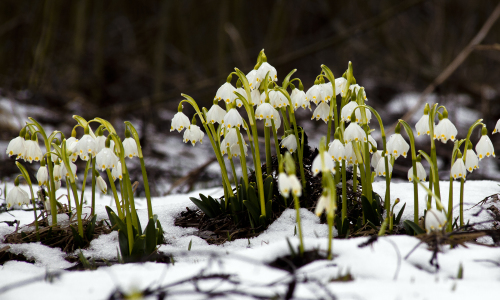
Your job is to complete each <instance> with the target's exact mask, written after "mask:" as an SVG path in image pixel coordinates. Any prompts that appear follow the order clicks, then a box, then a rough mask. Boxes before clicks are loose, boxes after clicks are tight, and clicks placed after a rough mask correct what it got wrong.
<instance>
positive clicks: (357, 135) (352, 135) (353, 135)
mask: <svg viewBox="0 0 500 300" xmlns="http://www.w3.org/2000/svg"><path fill="white" fill-rule="evenodd" d="M350 141H363V142H366V134H365V131H364V130H363V129H362V128H361V127H360V126H359V125H358V124H357V123H351V124H349V126H347V128H346V129H345V131H344V143H345V144H347V143H349V142H350Z"/></svg>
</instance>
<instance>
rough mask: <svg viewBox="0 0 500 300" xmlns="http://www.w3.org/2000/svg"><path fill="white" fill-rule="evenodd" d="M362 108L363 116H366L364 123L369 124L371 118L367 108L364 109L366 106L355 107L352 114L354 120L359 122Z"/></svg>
mask: <svg viewBox="0 0 500 300" xmlns="http://www.w3.org/2000/svg"><path fill="white" fill-rule="evenodd" d="M362 109H364V110H365V117H366V123H367V124H370V120H371V119H372V112H371V111H370V110H369V109H366V108H358V109H356V111H355V112H354V115H355V116H356V120H355V121H356V122H358V123H359V122H361V119H362V118H361V116H362V115H361V110H362Z"/></svg>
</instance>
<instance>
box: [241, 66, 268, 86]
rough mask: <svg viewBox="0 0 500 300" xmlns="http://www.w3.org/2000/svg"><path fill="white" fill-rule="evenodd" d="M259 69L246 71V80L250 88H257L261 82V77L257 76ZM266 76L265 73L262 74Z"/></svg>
mask: <svg viewBox="0 0 500 300" xmlns="http://www.w3.org/2000/svg"><path fill="white" fill-rule="evenodd" d="M258 75H259V71H258V70H252V71H250V72H248V74H247V75H246V76H247V80H248V85H249V86H250V89H252V90H258V88H259V86H260V83H261V81H262V80H261V79H260V78H259V76H258ZM264 76H266V75H264Z"/></svg>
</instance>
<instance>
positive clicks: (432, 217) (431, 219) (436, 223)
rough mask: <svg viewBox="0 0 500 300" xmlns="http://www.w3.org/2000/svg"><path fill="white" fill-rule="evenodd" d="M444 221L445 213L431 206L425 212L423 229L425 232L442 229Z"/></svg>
mask: <svg viewBox="0 0 500 300" xmlns="http://www.w3.org/2000/svg"><path fill="white" fill-rule="evenodd" d="M446 222H447V219H446V215H445V214H444V212H442V211H439V210H437V209H435V208H431V209H429V210H428V211H427V212H426V213H425V231H427V233H430V232H431V231H438V230H442V229H443V228H444V225H445V224H446Z"/></svg>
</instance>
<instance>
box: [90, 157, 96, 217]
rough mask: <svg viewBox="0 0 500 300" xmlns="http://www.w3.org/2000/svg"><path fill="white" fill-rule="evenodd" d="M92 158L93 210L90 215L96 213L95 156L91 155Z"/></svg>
mask: <svg viewBox="0 0 500 300" xmlns="http://www.w3.org/2000/svg"><path fill="white" fill-rule="evenodd" d="M90 159H91V160H92V210H91V212H90V215H91V216H94V215H95V185H96V182H95V172H94V170H95V158H93V157H92V155H91V156H90Z"/></svg>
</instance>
